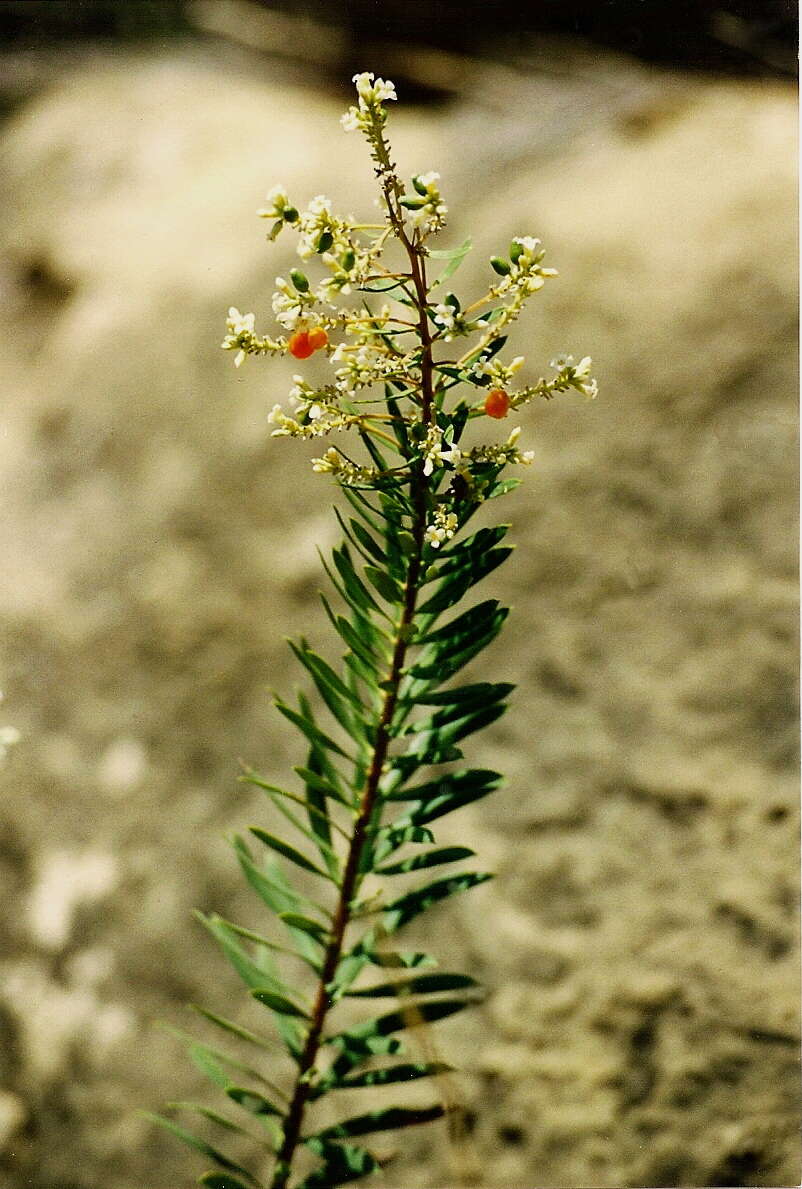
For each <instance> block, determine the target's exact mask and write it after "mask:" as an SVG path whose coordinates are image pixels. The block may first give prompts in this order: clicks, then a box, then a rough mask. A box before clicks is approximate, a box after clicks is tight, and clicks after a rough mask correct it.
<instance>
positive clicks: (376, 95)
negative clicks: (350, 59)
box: [340, 71, 398, 132]
mask: <svg viewBox="0 0 802 1189" xmlns="http://www.w3.org/2000/svg"><path fill="white" fill-rule="evenodd" d="M353 81H354V84H355V86H356V92H357V95H358V97H359V102H358V104H357V106H356V107H349V109H348V111H347V112H346V113H345V115H344V116H343V117H342V119H341V120H340V123H341V124H342V126H343V128H344V129H345V131H346V132H368V131H370V129H371V126H372V125H373V124H374V122H378V123H379V124H380V125H382V124H384V122H385V120H386V119H387V115H386V112H385V111H384V109H383V107H382V104H383V103H386V102H387V101H388V100H389V99H397V98H398V96H397V95H396V93H395V83H391V82H390V81H389V79H388V80H385V79H383V78H376V77H375V75H373V74H371V73H369V72H367V71H365V72H364V73H363V74H355V75H354V80H353Z"/></svg>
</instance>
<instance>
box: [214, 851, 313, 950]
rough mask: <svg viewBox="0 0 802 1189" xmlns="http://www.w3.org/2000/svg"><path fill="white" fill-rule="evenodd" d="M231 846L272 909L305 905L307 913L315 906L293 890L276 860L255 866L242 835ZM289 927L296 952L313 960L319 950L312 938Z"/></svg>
mask: <svg viewBox="0 0 802 1189" xmlns="http://www.w3.org/2000/svg"><path fill="white" fill-rule="evenodd" d="M234 849H235V850H236V852H237V858H238V860H239V864H240V867H241V868H242V870H243V872H244V874H245V878H246V879H247V880H248V883H249V884H250V885H251V887H252V888H253V889H254V891H255V892H256V893H257V894H258V896H259V897H260V899H261V900H263V901H264V903H265V904H266V905H267V906H268V908H272V909H273V911H274V912H275V913H282V912H299V911H301V910H303V909H305V910H307V911H306V912H305V913H304V914H303V915H307V913H308V911H309V910H310V909H314V908H317V907H318V905H316V904H313V902H312V901H311V900H308V899H306V897H302V896H299V895H297V894H296V893H294V892H293V891H292V889H291V888H290V887H289V885H288V884H287V881H286V879H285V878H284V876H283V875H282V872H281V870H280V869H279V867H278V864H276V865H274V866H271V867H266V868H265V869H260V868H259V867H257V866H256V864H255V863H254V861H253V859H252V858H251V856H250V854H249V852H248V848H247V847H246V846H245V843H244V842H243V841H242V839H241V838H235V840H234ZM288 928H289V931H290V934H291V936H292V938H293V941H294V942H295V944H296V945H297V947H298V950H299V952H300V953H301V954H302V955H303V957H304V958H307V959H308V960H309V961H310V962H312V963H316V962H317V960H318V957H319V955H318V950H317V947H316V946H315V945H314V944H313V942H312V941H311V939H310V938H309V937H308V936H307V935H306V934H305V933H304V932H302V931H301V930H300V929H293V928H292V927H291V926H288Z"/></svg>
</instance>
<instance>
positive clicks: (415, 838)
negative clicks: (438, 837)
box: [365, 824, 434, 867]
mask: <svg viewBox="0 0 802 1189" xmlns="http://www.w3.org/2000/svg"><path fill="white" fill-rule="evenodd" d="M408 842H434V834H432V832H431V830H427V829H426V827H425V826H420V825H417V824H416V825H409V824H403V825H402V826H400V827H396V826H380V827H379V829H378V830H377V831H376V837H375V840H374V842H373V845H372V847H366V848H365V851H366V854H367V855H368V857H369V860H370V864H369V866H370V867H372V866H373V864H374V863H380V862H381V861H382V859H386V858H387V856H388V855H391V854H392V853H393V851H396V850H398V848H399V847H401V846H404V845H405V844H406V843H408Z"/></svg>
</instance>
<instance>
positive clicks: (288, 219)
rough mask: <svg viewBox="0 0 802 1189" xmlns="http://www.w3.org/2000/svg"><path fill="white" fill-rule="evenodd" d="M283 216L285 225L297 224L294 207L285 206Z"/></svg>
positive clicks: (296, 214) (296, 213)
mask: <svg viewBox="0 0 802 1189" xmlns="http://www.w3.org/2000/svg"><path fill="white" fill-rule="evenodd" d="M283 215H284V222H285V223H297V222H298V212H297V210H296V209H295V207H294V206H285V207H284V212H283Z"/></svg>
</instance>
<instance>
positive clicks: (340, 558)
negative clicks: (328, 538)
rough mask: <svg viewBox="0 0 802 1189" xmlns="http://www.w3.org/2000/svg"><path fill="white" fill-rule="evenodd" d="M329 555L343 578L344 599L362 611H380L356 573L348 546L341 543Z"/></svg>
mask: <svg viewBox="0 0 802 1189" xmlns="http://www.w3.org/2000/svg"><path fill="white" fill-rule="evenodd" d="M331 556H332V558H333V559H334V564H335V566H336V567H337V572H338V573H339V575H340V577H341V578H342V580H343V587H344V590H345V596H346V601H347V602H348V603H349V604H351V605H352V606H354V607H358V608H360V609H361V610H363V611H368V612H369V611H380V610H381V609H380V607H379V604H378V603H377V602H376V600H375V599H374V598H373V595H372V594H371V593H370V591H369V590H368V588H367V587H366V586H365V584H364V582H362V580H361V578H359V576H358V575H357V572H356V570H355V569H354V564H353V562H352V561H351V555H350V553H349V551H348V547H347V546H346V545H341V546H340V547H339V549H333V550H332V554H331Z"/></svg>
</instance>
